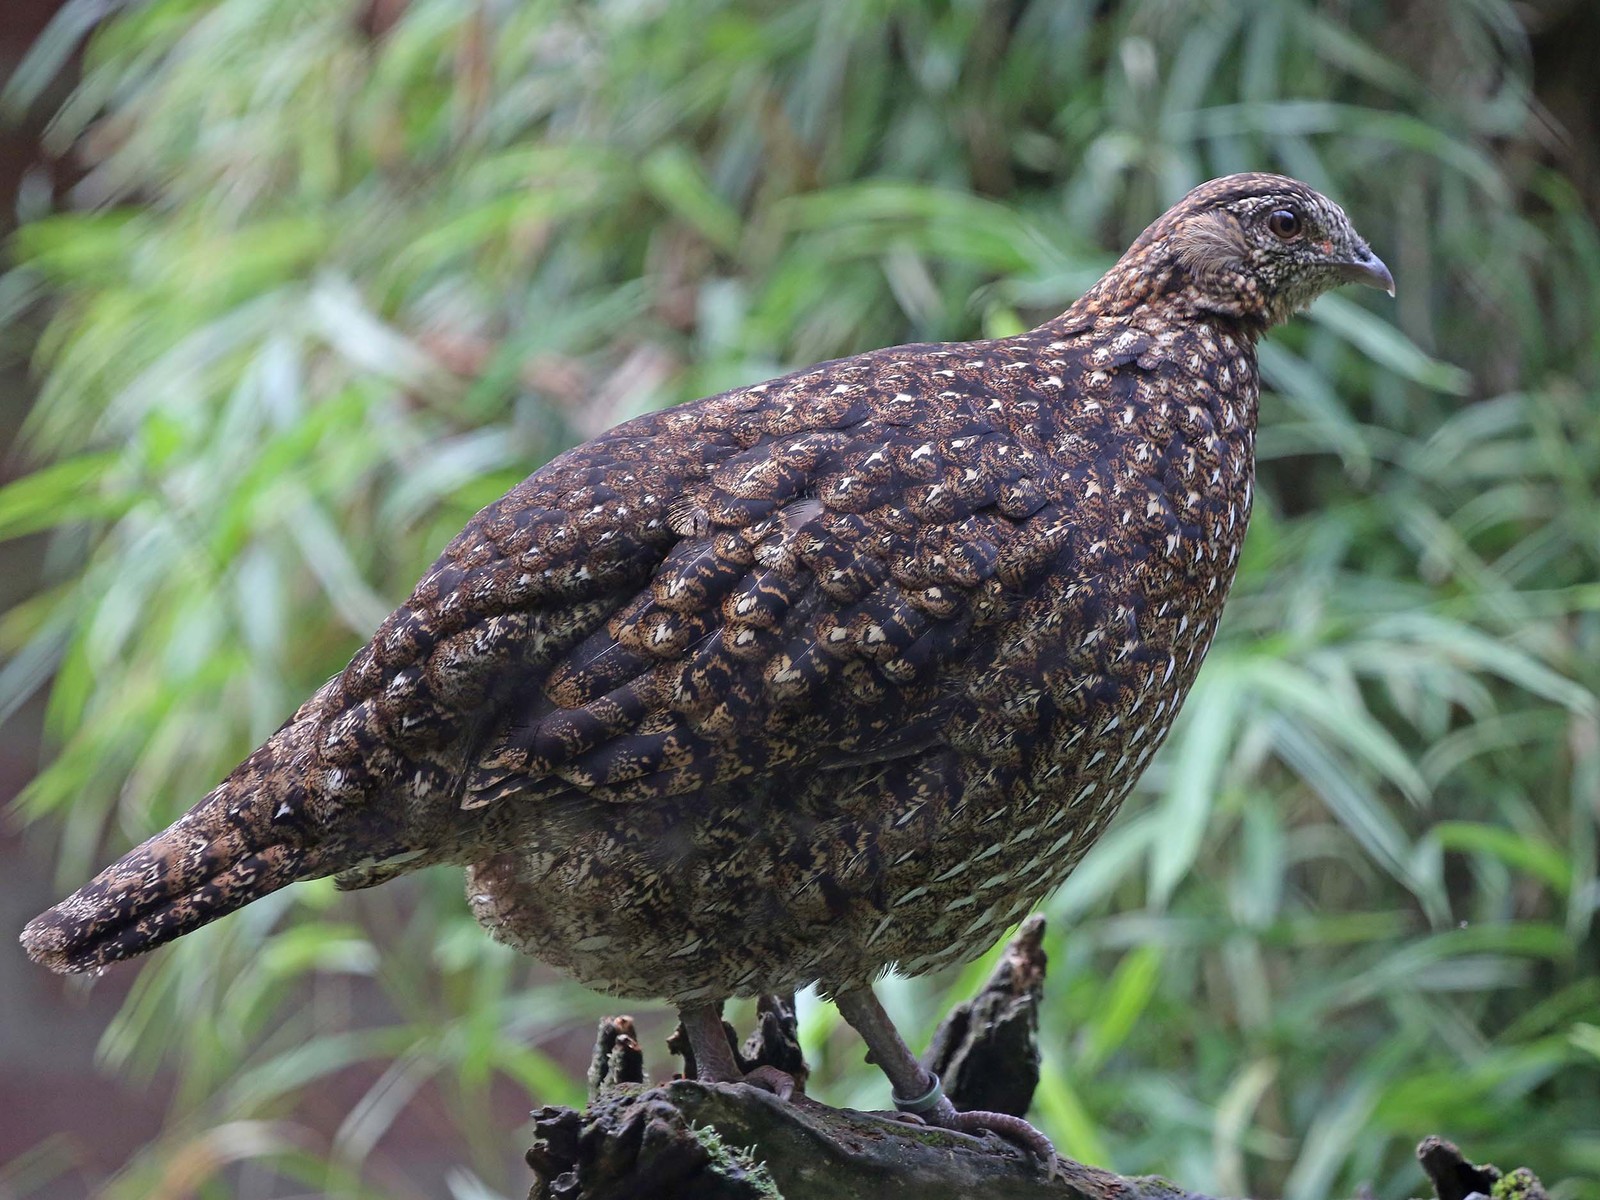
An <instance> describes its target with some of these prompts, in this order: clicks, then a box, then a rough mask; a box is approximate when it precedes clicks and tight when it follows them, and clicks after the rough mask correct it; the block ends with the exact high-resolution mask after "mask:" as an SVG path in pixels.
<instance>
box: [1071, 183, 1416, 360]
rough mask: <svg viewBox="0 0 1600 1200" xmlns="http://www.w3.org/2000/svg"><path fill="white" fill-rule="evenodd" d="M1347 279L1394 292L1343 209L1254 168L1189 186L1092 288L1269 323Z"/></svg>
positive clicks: (1108, 297) (1110, 296) (1106, 295)
mask: <svg viewBox="0 0 1600 1200" xmlns="http://www.w3.org/2000/svg"><path fill="white" fill-rule="evenodd" d="M1344 283H1364V284H1366V285H1367V286H1369V287H1375V288H1381V289H1382V290H1384V291H1386V292H1388V293H1389V294H1390V295H1391V296H1392V295H1394V278H1393V276H1391V275H1390V274H1389V268H1388V267H1386V266H1384V265H1383V260H1382V259H1380V258H1379V257H1378V256H1377V255H1375V254H1374V253H1373V252H1372V248H1371V247H1370V246H1368V245H1367V243H1366V240H1365V239H1364V238H1362V237H1361V235H1360V234H1358V233H1357V232H1356V231H1355V227H1354V226H1353V225H1351V224H1350V218H1349V217H1347V216H1345V214H1344V210H1343V209H1342V208H1340V207H1339V206H1338V205H1337V204H1335V203H1334V202H1333V201H1332V200H1329V199H1328V198H1327V197H1326V196H1324V195H1322V194H1321V193H1320V192H1317V191H1315V190H1313V189H1312V188H1309V187H1307V186H1306V185H1305V184H1303V183H1300V182H1299V181H1298V180H1294V179H1290V178H1288V177H1287V176H1284V175H1267V174H1256V173H1251V174H1245V175H1228V176H1224V177H1223V178H1221V179H1213V180H1212V181H1211V182H1209V183H1203V184H1201V185H1200V186H1199V187H1197V188H1195V189H1194V190H1193V191H1191V192H1190V193H1189V194H1188V195H1187V196H1185V197H1184V198H1183V199H1182V200H1180V201H1178V203H1177V204H1175V205H1174V206H1173V207H1172V208H1171V209H1169V210H1168V211H1167V212H1166V213H1165V214H1164V215H1163V216H1162V217H1160V218H1159V219H1158V220H1157V221H1155V223H1154V224H1152V225H1151V226H1150V227H1149V228H1148V229H1146V230H1145V231H1144V232H1143V233H1142V234H1140V235H1139V238H1138V240H1137V241H1135V242H1134V244H1133V245H1132V246H1131V247H1130V248H1129V250H1128V252H1127V254H1125V255H1123V257H1122V259H1121V260H1120V261H1119V262H1118V263H1117V265H1116V266H1115V267H1113V268H1112V269H1111V272H1110V273H1109V274H1108V275H1107V276H1106V278H1105V280H1102V281H1101V284H1099V285H1097V287H1096V289H1095V291H1096V292H1101V290H1102V289H1104V291H1103V293H1102V296H1103V299H1104V300H1105V301H1108V302H1115V301H1116V300H1119V299H1120V300H1124V301H1130V300H1131V301H1134V302H1140V303H1144V302H1154V301H1156V300H1157V299H1158V298H1162V297H1165V298H1168V299H1169V300H1170V301H1173V302H1177V303H1183V304H1188V305H1191V306H1193V307H1194V308H1196V309H1199V310H1201V311H1205V312H1213V313H1218V314H1222V315H1227V316H1234V317H1238V318H1240V319H1242V320H1244V321H1246V322H1247V323H1249V324H1253V325H1258V326H1260V327H1262V328H1265V327H1268V326H1272V325H1276V324H1278V323H1279V322H1281V321H1285V320H1287V319H1288V318H1289V317H1291V316H1293V315H1294V314H1295V313H1297V312H1299V311H1301V310H1303V309H1304V308H1305V307H1306V306H1307V305H1309V304H1310V303H1311V302H1312V301H1313V300H1315V299H1316V298H1317V297H1318V296H1320V295H1321V294H1322V293H1323V292H1326V291H1330V290H1332V289H1333V288H1336V287H1338V286H1339V285H1340V284H1344ZM1091 295H1094V292H1091Z"/></svg>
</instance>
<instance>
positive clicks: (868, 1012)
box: [833, 986, 1056, 1164]
mask: <svg viewBox="0 0 1600 1200" xmlns="http://www.w3.org/2000/svg"><path fill="white" fill-rule="evenodd" d="M833 1002H834V1003H835V1004H837V1005H838V1006H839V1013H840V1015H841V1016H843V1017H844V1019H845V1020H846V1021H848V1022H849V1023H850V1026H851V1027H852V1028H853V1029H854V1030H855V1031H856V1032H857V1033H859V1034H860V1035H861V1040H862V1041H864V1042H866V1044H867V1050H868V1052H869V1053H870V1054H871V1056H872V1061H873V1062H875V1063H877V1064H878V1066H879V1067H881V1068H882V1069H883V1073H884V1074H885V1075H887V1076H888V1077H889V1086H890V1088H892V1089H893V1099H894V1106H895V1107H896V1108H897V1109H899V1110H900V1111H901V1112H903V1113H913V1114H915V1115H916V1116H919V1117H921V1118H922V1119H923V1120H924V1121H926V1122H927V1123H928V1124H930V1125H937V1126H939V1127H940V1128H941V1129H957V1130H960V1131H962V1132H964V1133H977V1132H979V1131H981V1130H984V1129H989V1130H993V1131H994V1132H995V1133H998V1134H999V1135H1000V1136H1001V1137H1003V1138H1005V1139H1006V1140H1007V1141H1009V1142H1015V1143H1016V1144H1017V1145H1019V1146H1021V1147H1022V1148H1023V1149H1025V1150H1029V1151H1032V1152H1033V1153H1034V1154H1037V1155H1038V1156H1039V1157H1040V1158H1042V1159H1044V1160H1045V1161H1046V1162H1047V1163H1052V1164H1053V1163H1054V1162H1055V1157H1056V1151H1055V1147H1054V1146H1052V1145H1051V1144H1050V1139H1049V1138H1047V1137H1045V1136H1044V1134H1042V1133H1040V1132H1039V1131H1038V1130H1037V1129H1035V1128H1034V1127H1033V1126H1032V1125H1030V1124H1028V1122H1026V1121H1024V1120H1023V1119H1022V1118H1021V1117H1014V1116H1012V1115H1011V1114H1010V1113H993V1112H959V1111H957V1109H956V1106H955V1105H954V1104H952V1103H950V1099H949V1097H948V1096H946V1095H945V1094H944V1091H943V1089H941V1088H940V1086H939V1077H938V1076H937V1075H935V1074H934V1073H933V1072H932V1071H930V1070H928V1069H927V1068H926V1067H924V1066H923V1065H922V1064H921V1063H920V1062H918V1061H917V1056H916V1055H915V1054H913V1053H911V1047H909V1046H907V1045H906V1044H905V1041H904V1040H903V1039H902V1038H901V1037H900V1033H899V1031H898V1030H897V1029H895V1027H894V1022H893V1021H891V1020H890V1019H889V1014H888V1013H886V1012H885V1011H884V1010H883V1005H882V1004H880V1003H878V997H877V996H876V995H874V994H873V991H872V988H871V987H870V986H867V987H862V988H850V989H847V990H844V991H840V992H836V993H835V994H834V997H833Z"/></svg>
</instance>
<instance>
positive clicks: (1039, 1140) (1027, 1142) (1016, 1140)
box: [923, 1106, 1056, 1174]
mask: <svg viewBox="0 0 1600 1200" xmlns="http://www.w3.org/2000/svg"><path fill="white" fill-rule="evenodd" d="M923 1120H925V1121H926V1122H927V1123H928V1124H930V1125H937V1126H938V1127H939V1128H941V1129H954V1130H956V1131H957V1132H960V1133H970V1134H974V1135H981V1134H983V1133H984V1132H985V1131H987V1132H989V1133H995V1134H998V1135H999V1136H1000V1137H1002V1138H1004V1139H1005V1140H1006V1141H1008V1142H1010V1143H1011V1144H1012V1145H1014V1146H1021V1147H1022V1148H1023V1149H1024V1150H1026V1151H1028V1152H1029V1153H1030V1154H1034V1155H1037V1156H1038V1157H1039V1158H1040V1159H1042V1160H1043V1161H1044V1162H1045V1163H1046V1164H1047V1165H1049V1167H1050V1170H1051V1173H1052V1174H1054V1172H1055V1162H1056V1148H1055V1147H1054V1146H1053V1145H1051V1144H1050V1139H1049V1138H1047V1137H1045V1135H1044V1134H1042V1133H1040V1132H1039V1131H1038V1130H1037V1129H1035V1128H1034V1127H1033V1126H1032V1125H1030V1124H1028V1122H1026V1121H1024V1120H1023V1119H1022V1118H1021V1117H1014V1116H1012V1115H1011V1114H1010V1113H997V1112H981V1111H979V1112H957V1111H956V1110H955V1108H954V1106H951V1110H950V1112H949V1113H948V1114H945V1113H942V1112H939V1111H938V1110H935V1111H933V1112H930V1113H927V1114H925V1115H924V1116H923Z"/></svg>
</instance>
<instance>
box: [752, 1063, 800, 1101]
mask: <svg viewBox="0 0 1600 1200" xmlns="http://www.w3.org/2000/svg"><path fill="white" fill-rule="evenodd" d="M739 1082H740V1083H748V1084H749V1085H750V1086H751V1087H757V1088H760V1089H761V1090H762V1091H764V1092H771V1093H772V1094H773V1095H774V1096H776V1097H777V1098H778V1099H779V1100H783V1101H785V1102H787V1101H790V1100H793V1099H794V1093H795V1081H794V1076H793V1075H791V1074H789V1072H787V1071H780V1070H778V1068H777V1067H768V1066H760V1067H756V1068H755V1069H754V1070H751V1071H746V1072H745V1073H744V1077H743V1078H742V1079H740V1080H739Z"/></svg>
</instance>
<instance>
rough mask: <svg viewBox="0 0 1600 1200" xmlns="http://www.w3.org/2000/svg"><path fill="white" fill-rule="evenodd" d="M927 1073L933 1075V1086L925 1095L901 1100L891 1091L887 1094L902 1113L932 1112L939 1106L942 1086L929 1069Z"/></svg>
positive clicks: (942, 1092) (942, 1097)
mask: <svg viewBox="0 0 1600 1200" xmlns="http://www.w3.org/2000/svg"><path fill="white" fill-rule="evenodd" d="M928 1074H929V1075H932V1076H933V1086H932V1087H930V1088H929V1089H928V1091H927V1094H926V1095H923V1096H918V1097H917V1098H916V1099H915V1100H902V1099H901V1098H900V1097H899V1096H896V1095H895V1094H894V1093H893V1092H891V1093H890V1094H889V1098H890V1099H891V1100H893V1101H894V1106H895V1107H896V1108H897V1109H899V1110H900V1111H901V1112H903V1113H925V1112H932V1111H933V1110H934V1109H935V1108H937V1107H939V1101H941V1100H943V1099H944V1088H943V1087H942V1086H941V1085H940V1083H939V1077H938V1076H937V1075H934V1074H933V1072H932V1071H929V1072H928Z"/></svg>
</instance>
